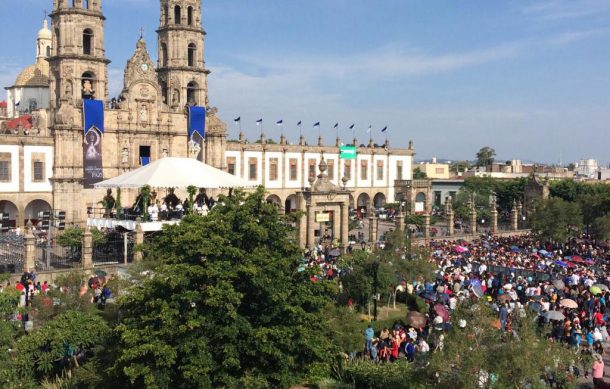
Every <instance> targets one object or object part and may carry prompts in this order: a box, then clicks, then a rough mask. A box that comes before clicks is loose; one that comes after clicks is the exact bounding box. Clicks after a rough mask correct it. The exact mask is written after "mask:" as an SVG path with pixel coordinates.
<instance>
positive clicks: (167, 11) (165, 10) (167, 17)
mask: <svg viewBox="0 0 610 389" xmlns="http://www.w3.org/2000/svg"><path fill="white" fill-rule="evenodd" d="M163 17H164V18H165V24H169V8H167V5H165V6H164V7H163Z"/></svg>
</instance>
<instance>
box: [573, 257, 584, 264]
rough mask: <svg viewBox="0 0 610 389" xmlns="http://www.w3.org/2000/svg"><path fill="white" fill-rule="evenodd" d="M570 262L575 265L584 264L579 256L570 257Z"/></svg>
mask: <svg viewBox="0 0 610 389" xmlns="http://www.w3.org/2000/svg"><path fill="white" fill-rule="evenodd" d="M571 261H572V262H576V263H585V261H584V259H582V257H581V256H579V255H574V256H572V259H571Z"/></svg>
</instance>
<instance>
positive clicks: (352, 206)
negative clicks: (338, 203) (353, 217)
mask: <svg viewBox="0 0 610 389" xmlns="http://www.w3.org/2000/svg"><path fill="white" fill-rule="evenodd" d="M355 205H356V201H355V200H354V196H352V195H351V194H350V195H349V206H350V208H352V209H353V208H354V206H355Z"/></svg>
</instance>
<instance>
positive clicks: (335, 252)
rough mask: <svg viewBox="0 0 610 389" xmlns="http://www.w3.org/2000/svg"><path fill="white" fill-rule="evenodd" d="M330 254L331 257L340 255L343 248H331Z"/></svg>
mask: <svg viewBox="0 0 610 389" xmlns="http://www.w3.org/2000/svg"><path fill="white" fill-rule="evenodd" d="M328 255H330V256H331V257H338V256H339V255H341V250H339V249H334V250H330V252H329V253H328Z"/></svg>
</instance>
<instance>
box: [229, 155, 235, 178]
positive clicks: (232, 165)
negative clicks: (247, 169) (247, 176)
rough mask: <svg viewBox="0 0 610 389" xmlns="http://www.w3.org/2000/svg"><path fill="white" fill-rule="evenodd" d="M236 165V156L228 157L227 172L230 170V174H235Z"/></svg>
mask: <svg viewBox="0 0 610 389" xmlns="http://www.w3.org/2000/svg"><path fill="white" fill-rule="evenodd" d="M236 166H237V164H236V162H235V157H227V172H229V174H233V175H235V173H236V171H235V167H236Z"/></svg>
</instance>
